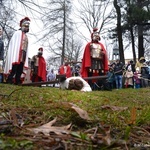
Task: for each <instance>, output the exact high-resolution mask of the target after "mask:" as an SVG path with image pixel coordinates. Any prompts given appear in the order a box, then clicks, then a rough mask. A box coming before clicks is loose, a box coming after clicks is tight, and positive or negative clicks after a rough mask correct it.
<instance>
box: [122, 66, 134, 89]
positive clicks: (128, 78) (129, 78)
mask: <svg viewBox="0 0 150 150" xmlns="http://www.w3.org/2000/svg"><path fill="white" fill-rule="evenodd" d="M124 77H125V87H126V88H130V87H132V88H133V71H132V67H131V65H129V66H128V68H127V70H126V72H125V74H124Z"/></svg>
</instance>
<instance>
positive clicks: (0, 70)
mask: <svg viewBox="0 0 150 150" xmlns="http://www.w3.org/2000/svg"><path fill="white" fill-rule="evenodd" d="M2 34H3V30H2V28H0V61H1V62H0V83H2V82H3V60H4V42H3V40H2Z"/></svg>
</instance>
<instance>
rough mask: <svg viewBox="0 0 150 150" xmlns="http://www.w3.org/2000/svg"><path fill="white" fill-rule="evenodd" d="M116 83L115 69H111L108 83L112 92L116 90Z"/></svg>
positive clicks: (108, 74)
mask: <svg viewBox="0 0 150 150" xmlns="http://www.w3.org/2000/svg"><path fill="white" fill-rule="evenodd" d="M114 81H115V75H114V69H113V68H112V67H110V68H109V71H108V72H107V83H108V86H109V89H110V90H112V89H113V88H114Z"/></svg>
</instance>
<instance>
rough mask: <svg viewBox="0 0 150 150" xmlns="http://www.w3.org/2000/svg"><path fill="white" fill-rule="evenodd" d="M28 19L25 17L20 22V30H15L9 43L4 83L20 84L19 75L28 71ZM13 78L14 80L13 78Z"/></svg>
mask: <svg viewBox="0 0 150 150" xmlns="http://www.w3.org/2000/svg"><path fill="white" fill-rule="evenodd" d="M29 25H30V19H29V18H28V17H25V18H24V19H22V20H21V21H20V27H21V28H20V29H19V30H17V31H16V32H15V33H14V34H13V36H12V38H11V40H10V42H9V47H8V52H7V58H6V63H5V67H4V74H5V76H6V77H7V79H6V83H11V84H12V83H15V84H17V85H18V84H21V83H22V79H21V75H22V73H23V74H26V71H27V69H28V37H27V35H26V33H27V32H29ZM14 76H15V80H14V79H13V77H14Z"/></svg>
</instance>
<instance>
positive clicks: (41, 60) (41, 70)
mask: <svg viewBox="0 0 150 150" xmlns="http://www.w3.org/2000/svg"><path fill="white" fill-rule="evenodd" d="M38 76H39V77H41V78H42V81H46V62H45V59H44V57H39V66H38Z"/></svg>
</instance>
